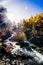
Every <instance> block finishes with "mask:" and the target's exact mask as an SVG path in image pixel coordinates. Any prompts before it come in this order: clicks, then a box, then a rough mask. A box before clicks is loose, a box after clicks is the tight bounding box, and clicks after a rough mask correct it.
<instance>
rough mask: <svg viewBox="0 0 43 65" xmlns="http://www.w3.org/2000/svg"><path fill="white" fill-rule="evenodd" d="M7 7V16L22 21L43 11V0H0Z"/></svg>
mask: <svg viewBox="0 0 43 65" xmlns="http://www.w3.org/2000/svg"><path fill="white" fill-rule="evenodd" d="M0 3H1V4H2V5H3V6H4V7H6V8H7V16H8V18H9V19H10V20H11V21H13V20H14V21H16V22H18V21H20V20H22V19H27V18H29V17H30V16H35V15H36V14H39V13H43V0H0Z"/></svg>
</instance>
